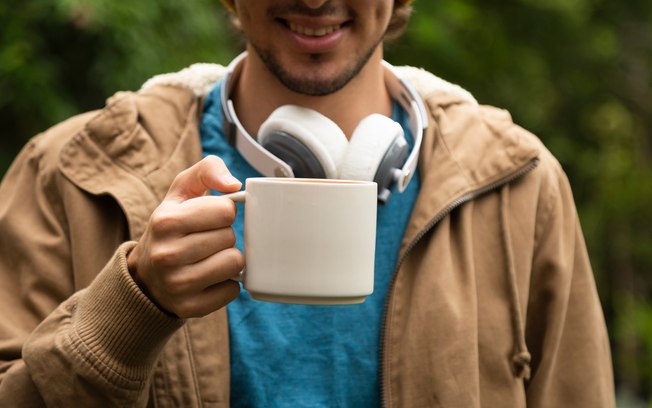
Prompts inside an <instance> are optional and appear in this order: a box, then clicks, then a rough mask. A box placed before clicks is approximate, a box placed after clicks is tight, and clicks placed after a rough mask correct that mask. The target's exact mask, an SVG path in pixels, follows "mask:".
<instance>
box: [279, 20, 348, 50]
mask: <svg viewBox="0 0 652 408" xmlns="http://www.w3.org/2000/svg"><path fill="white" fill-rule="evenodd" d="M304 20H306V21H302V20H301V19H292V20H282V21H283V25H284V26H285V28H286V33H287V34H288V38H289V40H290V44H291V46H292V47H293V48H294V49H295V50H298V51H300V52H305V53H309V54H323V53H327V52H331V51H333V50H335V49H336V48H337V47H338V44H340V43H341V42H342V41H343V39H344V38H345V33H346V32H348V31H349V30H348V27H349V24H348V22H340V21H337V22H336V21H316V20H311V21H308V19H304Z"/></svg>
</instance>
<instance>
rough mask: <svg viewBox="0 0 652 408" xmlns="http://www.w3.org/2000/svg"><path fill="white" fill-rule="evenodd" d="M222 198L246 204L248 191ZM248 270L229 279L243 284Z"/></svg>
mask: <svg viewBox="0 0 652 408" xmlns="http://www.w3.org/2000/svg"><path fill="white" fill-rule="evenodd" d="M220 197H223V198H228V199H229V200H231V201H233V202H236V203H244V202H245V201H246V197H247V191H246V190H242V191H236V192H235V193H230V194H222V195H221V196H220ZM246 270H247V267H246V266H245V268H244V269H243V270H241V271H240V273H239V274H238V276H237V277H235V278H229V279H231V280H233V281H236V282H240V283H242V281H243V280H244V274H245V271H246Z"/></svg>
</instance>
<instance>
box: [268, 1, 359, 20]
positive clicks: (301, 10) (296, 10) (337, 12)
mask: <svg viewBox="0 0 652 408" xmlns="http://www.w3.org/2000/svg"><path fill="white" fill-rule="evenodd" d="M266 14H267V17H270V18H276V17H278V16H283V15H300V16H306V17H325V16H347V17H350V16H351V15H352V13H351V12H350V11H349V10H344V11H342V9H341V8H340V7H337V6H336V5H334V4H333V3H331V2H326V3H324V4H323V5H322V6H321V7H319V8H316V9H315V8H311V7H308V6H306V5H305V4H303V3H300V2H294V3H288V4H281V5H275V6H271V7H270V8H269V9H267V12H266Z"/></svg>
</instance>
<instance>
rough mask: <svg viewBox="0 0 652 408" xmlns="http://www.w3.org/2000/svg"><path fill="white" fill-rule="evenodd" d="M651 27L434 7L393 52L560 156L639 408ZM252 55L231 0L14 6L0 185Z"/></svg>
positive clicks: (3, 61)
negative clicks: (102, 121)
mask: <svg viewBox="0 0 652 408" xmlns="http://www.w3.org/2000/svg"><path fill="white" fill-rule="evenodd" d="M651 21H652V2H650V1H649V0H626V1H616V0H610V1H609V0H546V1H535V0H504V1H499V0H484V1H479V0H449V1H426V0H420V1H417V2H416V3H415V13H414V15H413V18H412V21H411V24H410V28H409V30H408V32H407V33H406V34H405V36H404V37H403V38H402V39H400V40H399V41H396V42H393V43H391V44H389V45H388V46H387V48H386V50H387V51H386V56H387V59H388V60H390V61H391V62H393V63H395V64H399V65H400V64H410V65H416V66H421V67H424V68H427V69H428V70H430V71H432V72H434V73H435V74H437V75H439V76H441V77H442V78H445V79H447V80H449V81H451V82H454V83H458V84H460V85H461V86H463V87H465V88H466V89H468V90H469V91H471V92H472V93H473V94H474V95H475V96H476V98H477V99H478V100H479V101H480V102H481V103H487V104H492V105H495V106H499V107H503V108H506V109H508V110H509V111H510V112H511V113H512V115H513V117H514V119H515V121H516V122H517V123H519V124H521V125H522V126H524V127H525V128H527V129H529V130H531V131H532V132H534V133H535V134H537V135H539V136H540V137H541V138H542V140H543V141H544V143H545V144H546V145H547V146H548V147H549V148H550V149H551V150H552V152H553V153H554V154H555V155H556V156H557V158H558V159H559V160H560V162H561V163H562V165H563V166H564V168H565V169H566V172H567V173H568V175H569V178H570V180H571V184H572V185H573V189H574V192H575V197H576V201H577V206H578V212H579V214H580V218H581V221H582V225H583V228H584V232H585V236H586V241H587V245H588V247H589V252H590V255H591V259H592V263H593V267H594V271H595V274H596V279H597V283H598V288H599V291H600V295H601V299H602V302H603V306H604V310H605V314H606V317H607V321H608V327H609V330H610V336H611V341H612V347H613V352H614V367H615V371H616V377H617V378H616V379H617V384H618V389H619V405H620V406H628V407H629V406H642V407H644V406H650V407H652V402H650V401H652V301H651V293H652V275H651V274H650V271H651V270H652V160H651V155H652V145H651V144H652V143H651V142H652V140H651V137H650V136H651V129H652V23H650V22H651ZM240 47H241V42H240V40H239V38H238V37H237V35H235V34H233V32H232V30H231V29H230V25H229V23H228V18H227V14H226V12H225V11H224V10H223V9H222V7H221V6H220V4H219V2H218V1H208V0H195V1H192V2H179V1H173V0H159V1H157V2H144V3H139V2H134V1H125V0H86V1H82V0H58V1H55V0H22V1H17V0H7V1H3V2H2V3H0V124H1V127H0V132H1V133H0V134H1V136H2V137H0V175H1V174H3V173H4V172H5V171H6V169H7V168H8V166H9V165H10V163H11V161H12V159H13V158H14V157H15V155H16V154H17V152H18V150H19V149H20V147H21V146H22V145H23V144H24V143H25V142H26V141H27V140H28V138H29V137H31V136H33V135H34V134H36V133H38V132H39V131H41V130H43V129H45V128H47V127H48V126H51V125H53V124H55V123H56V122H58V121H60V120H63V119H65V118H66V117H68V116H71V115H73V114H75V113H79V112H82V111H86V110H90V109H96V108H100V107H101V106H102V105H103V101H104V100H105V98H107V97H108V96H110V95H112V94H113V93H114V92H115V91H117V90H120V89H138V88H139V86H140V85H141V84H142V83H143V82H144V81H145V80H146V79H147V78H149V77H150V76H152V75H154V74H157V73H162V72H167V71H175V70H178V69H181V68H183V67H184V66H187V65H189V64H191V63H193V62H221V63H226V62H228V61H229V60H230V58H232V57H233V56H234V55H236V53H237V52H238V50H239V49H240ZM646 401H647V402H646Z"/></svg>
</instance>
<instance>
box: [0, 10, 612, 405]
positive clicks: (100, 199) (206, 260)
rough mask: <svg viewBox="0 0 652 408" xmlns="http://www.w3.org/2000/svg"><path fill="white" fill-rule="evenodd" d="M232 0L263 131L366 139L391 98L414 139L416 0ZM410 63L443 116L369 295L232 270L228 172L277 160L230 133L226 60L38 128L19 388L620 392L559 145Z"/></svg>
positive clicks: (382, 244)
mask: <svg viewBox="0 0 652 408" xmlns="http://www.w3.org/2000/svg"><path fill="white" fill-rule="evenodd" d="M228 5H229V7H231V8H232V10H233V11H234V13H235V15H236V16H237V18H238V20H239V24H240V26H241V28H242V31H243V33H244V35H245V37H246V40H247V46H246V48H247V51H248V54H247V55H246V57H244V60H243V61H241V62H240V63H238V70H239V71H238V72H239V74H238V75H237V78H234V79H233V80H234V81H235V84H233V85H232V86H230V87H226V88H229V89H227V91H226V92H227V93H228V98H229V100H232V102H233V107H234V112H235V113H237V117H238V120H239V122H240V123H241V124H242V126H243V127H244V129H245V131H246V132H248V133H249V134H251V135H256V134H257V132H258V129H259V128H260V126H261V124H262V123H263V122H264V121H265V120H266V118H267V117H269V116H270V114H271V113H272V112H273V111H274V110H275V109H276V108H277V107H279V106H281V105H287V104H294V105H299V106H303V107H307V108H311V109H314V110H316V111H318V112H320V113H322V114H323V115H325V116H327V117H329V118H330V119H332V120H333V121H334V122H335V123H337V124H338V125H339V127H340V128H341V129H342V131H343V133H344V134H345V135H346V137H348V138H351V137H352V134H353V132H354V129H355V128H356V126H357V124H358V123H359V122H360V121H361V120H362V118H364V117H366V116H367V115H369V114H372V113H380V114H383V115H385V116H389V117H392V118H394V119H395V120H396V121H397V122H399V123H401V124H402V125H403V129H405V131H406V137H407V139H408V142H409V143H410V144H411V145H412V147H413V148H414V146H415V145H416V143H415V140H416V138H417V137H418V136H419V135H415V134H410V133H414V132H411V131H410V126H409V125H408V122H409V121H408V119H407V115H408V114H409V113H406V112H405V109H403V108H402V107H401V105H399V104H397V103H396V101H395V99H394V98H393V97H392V95H391V92H390V91H389V90H388V88H387V87H386V86H385V83H386V76H387V75H390V73H389V72H388V71H387V70H386V69H385V68H384V65H383V64H381V61H382V54H383V52H382V42H383V39H384V38H385V36H386V32H387V29H388V26H390V25H391V26H392V27H393V26H394V25H395V24H396V23H397V19H398V17H400V16H403V17H404V16H405V15H406V14H409V10H410V6H409V5H408V4H405V2H401V1H396V2H394V1H393V0H378V1H371V0H331V1H326V0H313V1H308V0H287V1H282V0H238V1H237V2H235V4H233V3H228ZM399 25H400V24H399ZM394 29H395V28H393V29H392V30H394ZM399 29H400V27H399ZM397 72H399V73H400V74H401V75H402V76H404V78H405V80H407V81H408V82H409V83H411V84H412V85H413V86H414V87H415V88H416V90H417V92H418V93H419V95H420V96H419V98H421V99H422V100H423V102H425V106H426V107H427V108H426V110H427V112H426V114H427V120H428V127H427V130H426V132H425V134H424V135H423V144H422V145H423V146H422V147H421V149H420V152H419V161H418V163H419V165H418V174H417V175H416V176H415V177H414V179H413V180H412V181H411V182H410V183H409V185H408V186H407V187H406V188H405V191H403V192H399V191H396V190H397V187H396V186H394V187H393V192H392V197H391V198H390V200H389V201H388V202H387V204H384V205H381V206H379V212H378V229H379V234H378V236H379V239H378V242H377V255H376V263H377V268H376V282H375V291H374V294H373V295H372V296H370V297H369V298H368V299H367V301H365V302H364V303H363V304H362V305H358V306H346V307H314V306H300V305H277V304H272V303H265V302H256V301H253V300H251V299H250V297H249V296H248V294H247V293H246V292H245V291H242V292H241V289H240V287H239V285H238V284H237V283H236V282H234V281H233V280H232V279H231V278H234V277H236V276H237V274H238V273H239V271H240V270H241V269H242V268H243V266H244V261H243V255H242V252H241V249H242V248H241V247H240V246H239V242H241V233H242V225H241V217H242V214H241V213H242V212H241V211H240V212H238V213H237V215H236V209H235V206H234V204H233V203H232V202H231V201H230V200H227V199H225V198H222V197H219V196H216V195H205V192H206V191H207V190H215V191H217V192H219V193H228V192H233V191H236V190H238V189H240V187H241V183H240V181H238V180H239V179H244V178H246V177H249V176H252V175H257V172H256V170H255V169H254V168H253V167H252V166H254V165H255V163H250V162H248V161H247V160H245V159H244V158H243V157H242V156H240V153H239V151H238V150H237V148H236V147H234V146H233V143H230V142H231V140H229V139H230V138H229V136H228V132H227V131H225V129H226V127H227V126H228V123H227V122H229V120H230V119H229V118H227V117H226V116H228V115H227V114H225V113H224V112H225V110H224V106H223V103H224V100H223V99H221V98H220V95H221V90H222V87H225V84H224V83H223V81H222V79H223V77H224V75H225V74H226V72H225V70H224V68H222V67H210V66H194V67H192V68H190V69H188V70H184V71H182V72H181V73H179V74H175V75H164V76H161V77H158V78H155V79H153V80H152V81H149V82H148V83H147V84H146V85H145V86H144V87H143V89H142V90H141V91H139V92H137V93H119V94H117V95H116V96H115V97H113V98H112V99H111V100H110V101H109V103H108V105H107V107H106V108H105V109H103V110H101V111H98V112H90V113H87V114H83V115H80V116H78V117H75V118H73V119H71V120H68V121H66V122H64V123H61V124H59V125H57V126H55V127H53V128H52V129H50V130H48V131H46V132H44V133H43V134H41V135H39V136H37V137H36V138H34V139H33V140H32V141H31V142H30V144H29V145H28V146H27V147H26V148H25V149H24V150H23V152H22V153H21V154H20V155H19V157H18V158H17V159H16V162H15V163H14V165H13V166H12V168H11V169H10V171H9V172H8V174H7V176H6V178H5V180H4V181H3V183H2V186H1V188H0V197H1V199H0V231H2V234H0V250H1V253H2V257H1V259H0V274H1V275H0V282H1V283H0V290H1V291H2V292H1V293H0V305H2V312H3V318H2V321H1V322H0V356H1V361H2V365H1V366H0V367H1V369H0V370H1V377H0V380H1V382H0V401H2V403H3V405H7V406H79V405H81V406H146V405H149V406H159V407H160V406H200V405H201V406H227V405H229V404H231V405H234V406H365V405H366V406H377V405H379V404H382V405H387V406H408V407H425V406H442V407H450V406H459V407H473V406H487V407H495V406H509V407H514V406H526V405H531V406H573V407H598V406H613V404H614V398H613V384H612V382H613V379H612V374H611V361H610V355H609V344H608V339H607V334H606V330H605V326H604V319H603V316H602V312H601V310H600V306H599V301H598V298H597V294H596V290H595V284H594V280H593V277H592V273H591V269H590V265H589V262H588V259H587V255H586V250H585V247H584V243H583V239H582V235H581V232H580V230H579V226H578V220H577V216H576V212H575V208H574V204H573V200H572V196H571V192H570V189H569V186H568V183H567V180H566V178H565V176H564V174H563V172H562V170H561V168H560V166H559V164H558V163H557V162H556V161H555V160H554V158H552V156H551V155H550V153H549V152H547V151H546V150H545V148H544V147H543V146H542V145H541V143H540V142H539V141H538V140H537V139H536V138H535V137H534V136H532V135H531V134H529V133H527V132H526V131H524V130H522V129H521V128H519V127H517V126H516V125H514V124H513V123H512V122H511V120H510V118H509V115H508V114H507V113H505V112H503V111H500V110H497V109H494V108H490V107H482V106H479V105H478V104H477V103H476V102H475V100H474V99H473V98H472V97H471V96H470V95H468V93H467V92H465V91H463V90H461V89H459V88H457V87H455V86H452V85H450V84H447V83H445V82H444V81H442V80H440V79H438V78H436V77H434V76H433V75H431V74H429V73H426V72H424V71H420V70H416V69H412V68H402V69H399V70H397ZM227 112H228V110H227ZM417 131H418V130H417ZM213 154H217V155H218V156H219V157H220V158H218V157H217V156H215V155H213ZM202 155H204V156H206V157H205V158H204V159H201V157H202ZM234 176H235V177H234ZM234 231H235V233H234ZM236 236H238V237H239V239H236ZM234 244H235V247H234ZM227 317H228V318H227Z"/></svg>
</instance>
